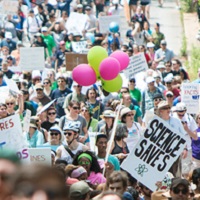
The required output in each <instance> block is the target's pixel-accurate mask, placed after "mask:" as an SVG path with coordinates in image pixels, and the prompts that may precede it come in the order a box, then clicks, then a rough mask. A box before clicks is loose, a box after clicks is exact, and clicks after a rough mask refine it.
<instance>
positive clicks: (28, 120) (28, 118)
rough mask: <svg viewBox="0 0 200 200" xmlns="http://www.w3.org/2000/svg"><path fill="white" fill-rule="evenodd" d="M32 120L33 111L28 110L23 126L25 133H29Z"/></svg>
mask: <svg viewBox="0 0 200 200" xmlns="http://www.w3.org/2000/svg"><path fill="white" fill-rule="evenodd" d="M30 120H31V111H30V110H28V109H26V115H25V117H24V125H23V131H24V132H27V133H28V132H29V125H30Z"/></svg>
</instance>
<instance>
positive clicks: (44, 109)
mask: <svg viewBox="0 0 200 200" xmlns="http://www.w3.org/2000/svg"><path fill="white" fill-rule="evenodd" d="M55 101H56V99H54V100H52V101H51V102H49V103H48V104H46V105H45V106H43V107H42V109H41V110H40V111H39V112H38V113H37V115H39V114H41V113H43V112H44V111H46V110H47V109H48V108H49V107H50V106H52V105H53V103H54V102H55Z"/></svg>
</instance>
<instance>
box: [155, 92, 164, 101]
mask: <svg viewBox="0 0 200 200" xmlns="http://www.w3.org/2000/svg"><path fill="white" fill-rule="evenodd" d="M154 99H163V96H162V94H160V93H156V94H155V95H154V96H153V100H154Z"/></svg>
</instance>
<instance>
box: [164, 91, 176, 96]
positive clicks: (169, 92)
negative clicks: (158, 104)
mask: <svg viewBox="0 0 200 200" xmlns="http://www.w3.org/2000/svg"><path fill="white" fill-rule="evenodd" d="M167 95H172V96H174V94H173V92H171V91H168V92H166V94H165V96H167Z"/></svg>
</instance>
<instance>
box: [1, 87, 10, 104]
mask: <svg viewBox="0 0 200 200" xmlns="http://www.w3.org/2000/svg"><path fill="white" fill-rule="evenodd" d="M8 96H9V87H8V86H2V87H0V103H5V100H6V98H8Z"/></svg>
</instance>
